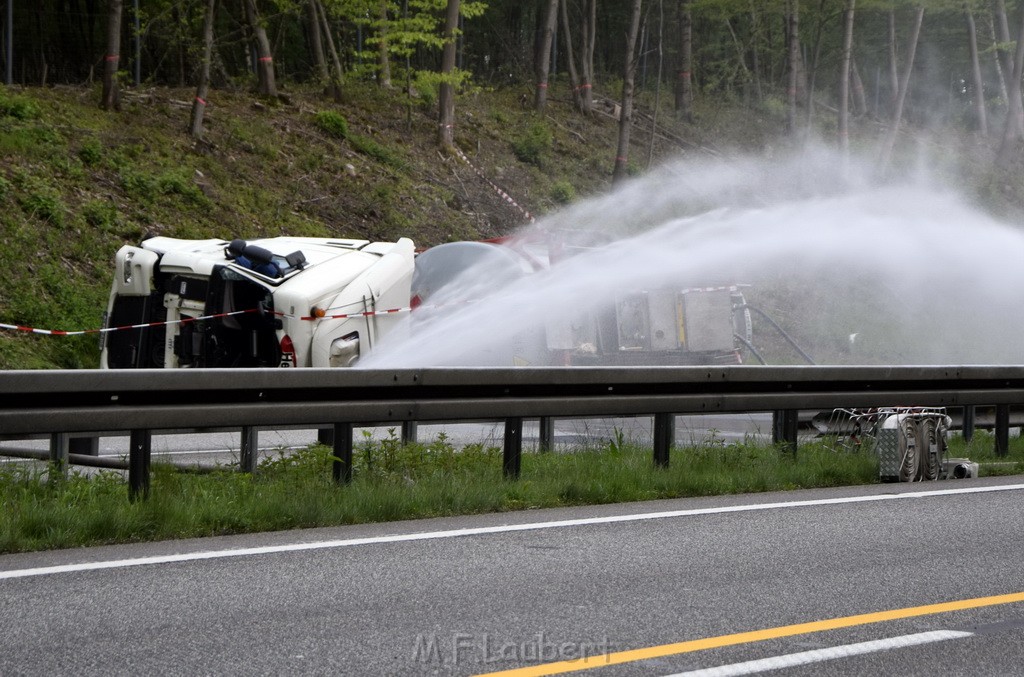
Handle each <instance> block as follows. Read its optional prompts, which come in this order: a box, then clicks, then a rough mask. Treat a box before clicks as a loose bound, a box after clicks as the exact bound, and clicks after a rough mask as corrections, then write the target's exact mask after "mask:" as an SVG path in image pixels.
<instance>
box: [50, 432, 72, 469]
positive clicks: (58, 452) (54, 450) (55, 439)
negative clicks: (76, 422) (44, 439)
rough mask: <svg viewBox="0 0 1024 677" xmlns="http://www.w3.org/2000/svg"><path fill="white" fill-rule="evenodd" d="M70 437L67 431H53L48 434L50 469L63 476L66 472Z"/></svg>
mask: <svg viewBox="0 0 1024 677" xmlns="http://www.w3.org/2000/svg"><path fill="white" fill-rule="evenodd" d="M70 441H71V440H70V437H69V435H68V434H67V433H53V434H51V435H50V463H51V464H52V471H53V472H56V473H57V474H59V475H60V476H61V477H65V476H66V475H67V474H68V451H69V446H70Z"/></svg>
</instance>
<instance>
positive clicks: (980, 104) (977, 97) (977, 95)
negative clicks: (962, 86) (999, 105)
mask: <svg viewBox="0 0 1024 677" xmlns="http://www.w3.org/2000/svg"><path fill="white" fill-rule="evenodd" d="M965 14H966V15H967V39H968V43H969V45H970V50H971V79H972V80H973V81H974V113H975V115H976V116H977V118H978V132H979V133H980V134H981V135H982V136H988V111H987V110H986V108H985V80H984V79H982V77H981V61H980V60H979V59H978V29H977V26H976V25H975V23H974V13H973V12H972V11H971V8H970V6H967V7H966V11H965Z"/></svg>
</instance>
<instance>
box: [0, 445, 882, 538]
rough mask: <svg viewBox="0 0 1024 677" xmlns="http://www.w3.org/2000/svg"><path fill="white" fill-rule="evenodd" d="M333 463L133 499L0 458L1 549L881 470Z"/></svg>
mask: <svg viewBox="0 0 1024 677" xmlns="http://www.w3.org/2000/svg"><path fill="white" fill-rule="evenodd" d="M331 463H332V457H331V451H330V449H328V448H327V447H323V446H313V447H310V448H308V449H305V450H302V451H299V452H297V453H296V452H288V453H284V452H282V453H281V454H278V455H275V456H273V457H269V458H266V459H265V460H264V461H263V462H262V463H261V464H260V467H259V469H258V471H257V472H256V473H255V474H254V475H246V474H241V473H238V472H234V471H231V470H229V469H227V468H225V469H223V470H221V471H217V472H214V473H212V474H191V473H184V472H179V471H177V470H175V469H172V468H170V467H166V466H156V467H155V472H154V478H153V483H152V490H151V494H150V497H149V499H148V500H145V501H137V502H134V503H132V502H129V501H128V498H127V489H126V486H125V482H124V479H123V477H122V475H121V474H120V473H114V472H110V471H107V472H103V473H100V474H98V475H94V476H91V477H88V476H85V475H83V474H72V475H71V476H69V477H68V478H66V479H56V480H54V481H47V480H46V477H45V473H44V472H42V471H38V470H36V471H31V470H28V469H27V466H25V465H24V464H8V465H0V491H2V494H0V508H2V512H0V515H2V516H0V552H17V551H29V550H41V549H53V548H67V547H75V546H84V545H97V544H103V543H123V542H135V541H146V540H161V539H170V538H185V537H198V536H211V535H218V534H234V533H247V532H260V531H272V530H281V529H295V528H306V527H324V526H333V525H342V524H355V523H366V522H384V521H390V520H399V519H416V518H424V517H436V516H447V515H463V514H473V513H486V512H497V511H507V510H523V509H529V508H548V507H560V506H574V505H588V504H599V503H617V502H628V501H640V500H651V499H659V498H676V497H684V496H710V495H717V494H730V493H747V492H760V491H775V490H784V489H797V488H806V487H825V486H845V485H855V484H866V483H871V482H874V481H877V476H878V469H877V461H876V460H875V459H874V458H872V457H871V456H869V455H867V454H862V453H836V452H834V451H831V450H829V449H827V448H825V447H824V446H822V445H820V444H813V445H805V446H803V447H801V449H800V451H799V454H798V455H797V457H796V458H794V457H793V456H792V455H790V454H787V453H785V452H781V451H779V450H778V449H776V448H774V447H766V446H762V445H754V444H741V445H735V446H722V445H716V444H709V445H706V446H699V447H695V448H688V449H677V450H675V452H674V453H673V456H672V461H671V464H670V467H669V468H667V469H657V468H655V467H654V466H653V463H652V458H651V452H650V450H649V449H641V448H638V447H634V446H628V445H627V446H625V447H621V446H615V445H613V446H612V447H611V448H610V449H595V450H581V451H575V452H569V453H546V454H541V453H531V454H526V455H525V456H524V458H523V465H522V476H521V478H520V479H519V480H516V481H510V480H505V479H502V455H501V451H500V449H498V448H493V447H486V446H483V445H470V446H467V447H465V448H463V449H459V450H456V449H455V448H454V447H453V446H452V445H451V444H450V443H449V442H448V441H447V440H446V439H445V438H444V437H443V436H442V437H439V438H438V439H437V440H435V441H434V442H432V443H430V444H415V445H408V446H403V445H401V444H400V443H399V441H398V440H396V439H394V438H392V439H390V440H384V441H383V442H380V443H374V444H369V443H367V444H365V445H363V446H362V447H361V448H359V449H357V451H356V453H355V455H354V459H353V466H354V467H353V474H354V477H353V481H352V483H351V484H349V485H347V486H338V485H336V484H334V483H333V482H332V480H331Z"/></svg>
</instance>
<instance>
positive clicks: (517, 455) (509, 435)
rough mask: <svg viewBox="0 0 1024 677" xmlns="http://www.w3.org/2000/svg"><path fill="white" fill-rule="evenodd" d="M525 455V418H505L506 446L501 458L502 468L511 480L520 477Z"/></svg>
mask: <svg viewBox="0 0 1024 677" xmlns="http://www.w3.org/2000/svg"><path fill="white" fill-rule="evenodd" d="M522 456H523V419H521V418H506V419H505V446H504V452H503V455H502V459H501V470H502V472H503V473H504V475H505V477H507V478H508V479H511V480H517V479H519V470H520V465H521V461H522Z"/></svg>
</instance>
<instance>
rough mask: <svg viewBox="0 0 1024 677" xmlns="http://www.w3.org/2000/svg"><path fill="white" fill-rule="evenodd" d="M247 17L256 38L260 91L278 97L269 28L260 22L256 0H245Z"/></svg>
mask: <svg viewBox="0 0 1024 677" xmlns="http://www.w3.org/2000/svg"><path fill="white" fill-rule="evenodd" d="M245 18H246V21H247V22H248V23H249V28H250V30H252V34H253V37H254V38H255V40H256V55H257V62H256V74H257V76H258V78H259V93H260V94H262V95H263V96H269V97H276V96H277V84H276V83H275V82H274V58H273V57H272V56H271V55H270V40H269V39H267V30H266V29H265V28H264V27H263V24H262V23H260V18H259V14H258V13H257V11H256V0H245Z"/></svg>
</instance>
